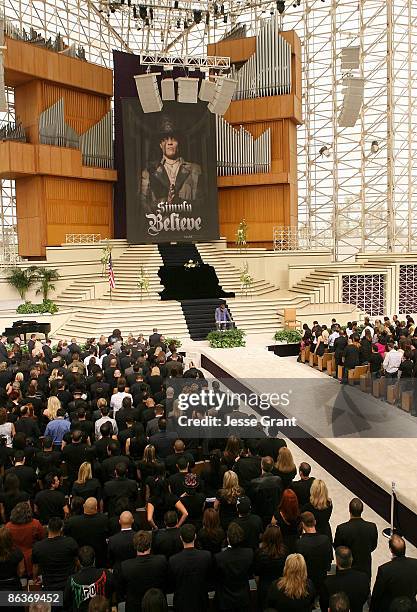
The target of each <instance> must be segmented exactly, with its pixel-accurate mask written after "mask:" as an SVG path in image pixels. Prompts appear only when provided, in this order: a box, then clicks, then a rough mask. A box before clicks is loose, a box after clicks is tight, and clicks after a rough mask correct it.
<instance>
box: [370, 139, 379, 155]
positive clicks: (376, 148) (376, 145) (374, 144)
mask: <svg viewBox="0 0 417 612" xmlns="http://www.w3.org/2000/svg"><path fill="white" fill-rule="evenodd" d="M371 151H372V153H378V151H379V142H378V141H377V140H373V141H372V144H371Z"/></svg>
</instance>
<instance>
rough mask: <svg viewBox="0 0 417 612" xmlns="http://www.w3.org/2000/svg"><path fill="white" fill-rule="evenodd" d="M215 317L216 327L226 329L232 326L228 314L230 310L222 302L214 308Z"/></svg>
mask: <svg viewBox="0 0 417 612" xmlns="http://www.w3.org/2000/svg"><path fill="white" fill-rule="evenodd" d="M215 319H216V328H217V329H227V328H230V327H233V322H232V317H231V316H230V312H229V311H228V309H227V308H226V304H224V303H221V304H220V306H218V307H217V308H216V313H215Z"/></svg>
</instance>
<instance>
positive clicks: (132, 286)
mask: <svg viewBox="0 0 417 612" xmlns="http://www.w3.org/2000/svg"><path fill="white" fill-rule="evenodd" d="M162 265H163V261H162V258H161V256H160V254H159V251H158V246H157V245H156V244H138V245H130V246H129V247H128V248H127V249H126V250H125V251H124V252H123V253H122V255H121V256H120V257H119V258H118V259H116V260H115V261H114V262H113V271H114V278H115V281H116V289H114V290H113V291H112V292H111V297H112V301H113V302H129V301H134V302H138V301H140V299H141V293H140V289H139V288H138V278H139V274H140V271H141V268H143V272H144V273H145V274H146V275H147V276H148V278H149V291H148V292H147V293H145V292H142V301H146V302H149V301H151V300H152V301H153V300H159V299H160V298H159V295H158V292H159V291H162V290H163V287H162V285H161V284H160V279H159V276H158V270H159V268H160V267H161V266H162ZM103 297H104V298H105V299H109V298H110V290H107V291H106V292H105V294H104V296H103Z"/></svg>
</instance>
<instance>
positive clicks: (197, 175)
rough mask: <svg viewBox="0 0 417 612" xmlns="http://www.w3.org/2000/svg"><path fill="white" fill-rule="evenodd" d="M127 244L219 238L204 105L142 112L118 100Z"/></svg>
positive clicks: (211, 123) (211, 134) (211, 125)
mask: <svg viewBox="0 0 417 612" xmlns="http://www.w3.org/2000/svg"><path fill="white" fill-rule="evenodd" d="M122 112H123V140H124V158H125V173H126V174H125V180H126V220H127V224H126V229H127V240H128V242H130V243H141V242H172V241H174V242H175V241H180V242H187V241H188V242H190V241H199V240H215V239H217V238H219V223H218V210H217V175H216V131H215V118H214V115H213V114H212V113H210V111H209V110H208V109H207V103H204V102H198V103H197V104H183V103H179V102H166V101H165V102H164V106H163V109H162V111H161V112H157V113H147V114H145V113H143V111H142V107H141V104H140V102H139V99H138V98H125V99H123V100H122Z"/></svg>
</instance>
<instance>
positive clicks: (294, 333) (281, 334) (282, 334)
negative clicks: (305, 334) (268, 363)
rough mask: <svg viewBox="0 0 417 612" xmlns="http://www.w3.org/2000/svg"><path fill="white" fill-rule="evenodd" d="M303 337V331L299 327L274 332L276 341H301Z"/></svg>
mask: <svg viewBox="0 0 417 612" xmlns="http://www.w3.org/2000/svg"><path fill="white" fill-rule="evenodd" d="M301 338H302V336H301V333H300V332H299V331H298V330H297V329H280V330H279V331H277V332H275V334H274V340H275V341H276V342H287V343H288V344H294V343H295V342H301Z"/></svg>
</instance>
